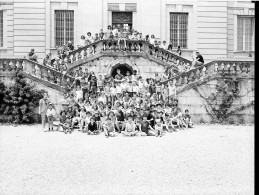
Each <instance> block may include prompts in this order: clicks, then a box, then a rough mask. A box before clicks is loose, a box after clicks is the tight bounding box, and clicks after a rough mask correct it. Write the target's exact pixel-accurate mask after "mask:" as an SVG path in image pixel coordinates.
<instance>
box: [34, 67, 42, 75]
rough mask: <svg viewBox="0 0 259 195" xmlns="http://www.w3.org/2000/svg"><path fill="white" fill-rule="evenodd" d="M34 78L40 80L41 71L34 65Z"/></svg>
mask: <svg viewBox="0 0 259 195" xmlns="http://www.w3.org/2000/svg"><path fill="white" fill-rule="evenodd" d="M35 74H36V75H35V76H36V77H38V78H41V69H40V67H39V66H38V65H35Z"/></svg>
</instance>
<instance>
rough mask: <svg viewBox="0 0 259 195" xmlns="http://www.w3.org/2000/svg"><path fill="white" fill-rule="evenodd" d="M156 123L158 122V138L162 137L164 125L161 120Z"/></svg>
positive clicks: (156, 128) (158, 119) (156, 127)
mask: <svg viewBox="0 0 259 195" xmlns="http://www.w3.org/2000/svg"><path fill="white" fill-rule="evenodd" d="M155 122H156V124H155V132H156V137H158V136H160V137H162V134H163V123H162V121H161V119H160V118H157V119H156V121H155Z"/></svg>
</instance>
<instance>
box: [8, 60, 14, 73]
mask: <svg viewBox="0 0 259 195" xmlns="http://www.w3.org/2000/svg"><path fill="white" fill-rule="evenodd" d="M12 70H13V62H12V61H9V63H8V71H12Z"/></svg>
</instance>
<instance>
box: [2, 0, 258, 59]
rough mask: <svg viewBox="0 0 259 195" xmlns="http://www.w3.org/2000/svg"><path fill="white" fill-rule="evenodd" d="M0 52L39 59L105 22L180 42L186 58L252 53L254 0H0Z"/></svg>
mask: <svg viewBox="0 0 259 195" xmlns="http://www.w3.org/2000/svg"><path fill="white" fill-rule="evenodd" d="M0 23H1V24H0V35H1V36H0V56H2V57H3V56H4V57H6V56H8V57H10V56H19V57H23V56H24V55H26V54H27V53H28V52H29V51H30V50H31V49H32V48H34V49H35V52H36V54H37V55H38V57H39V59H40V60H39V61H41V59H42V58H43V57H44V56H45V54H46V53H48V52H52V53H55V52H56V47H57V46H60V45H62V44H64V43H66V42H67V41H68V40H71V41H72V42H73V43H74V45H77V44H78V43H79V40H80V37H81V35H86V34H87V32H91V33H92V35H94V34H95V33H99V32H100V29H103V30H104V31H105V30H106V29H107V26H108V25H112V26H116V27H118V28H125V27H126V26H131V27H132V28H133V29H136V30H137V31H139V32H142V34H143V36H145V35H151V34H154V35H155V37H156V38H157V39H158V40H161V41H164V40H165V41H166V42H167V43H169V41H172V42H173V45H174V46H175V49H176V47H177V46H178V45H180V46H181V49H182V56H183V57H185V58H187V59H190V56H191V54H192V53H193V52H195V51H199V52H200V53H201V54H202V55H203V57H204V59H205V62H208V61H211V60H215V59H218V58H235V57H248V56H250V57H251V56H252V57H254V28H255V25H254V3H252V2H251V1H224V0H222V1H221V0H220V1H216V0H215V1H191V0H189V1H178V0H151V1H144V0H95V1H91V0H1V2H0Z"/></svg>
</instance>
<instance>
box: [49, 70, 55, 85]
mask: <svg viewBox="0 0 259 195" xmlns="http://www.w3.org/2000/svg"><path fill="white" fill-rule="evenodd" d="M48 79H49V81H50V82H52V83H54V76H53V72H52V71H50V70H48Z"/></svg>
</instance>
